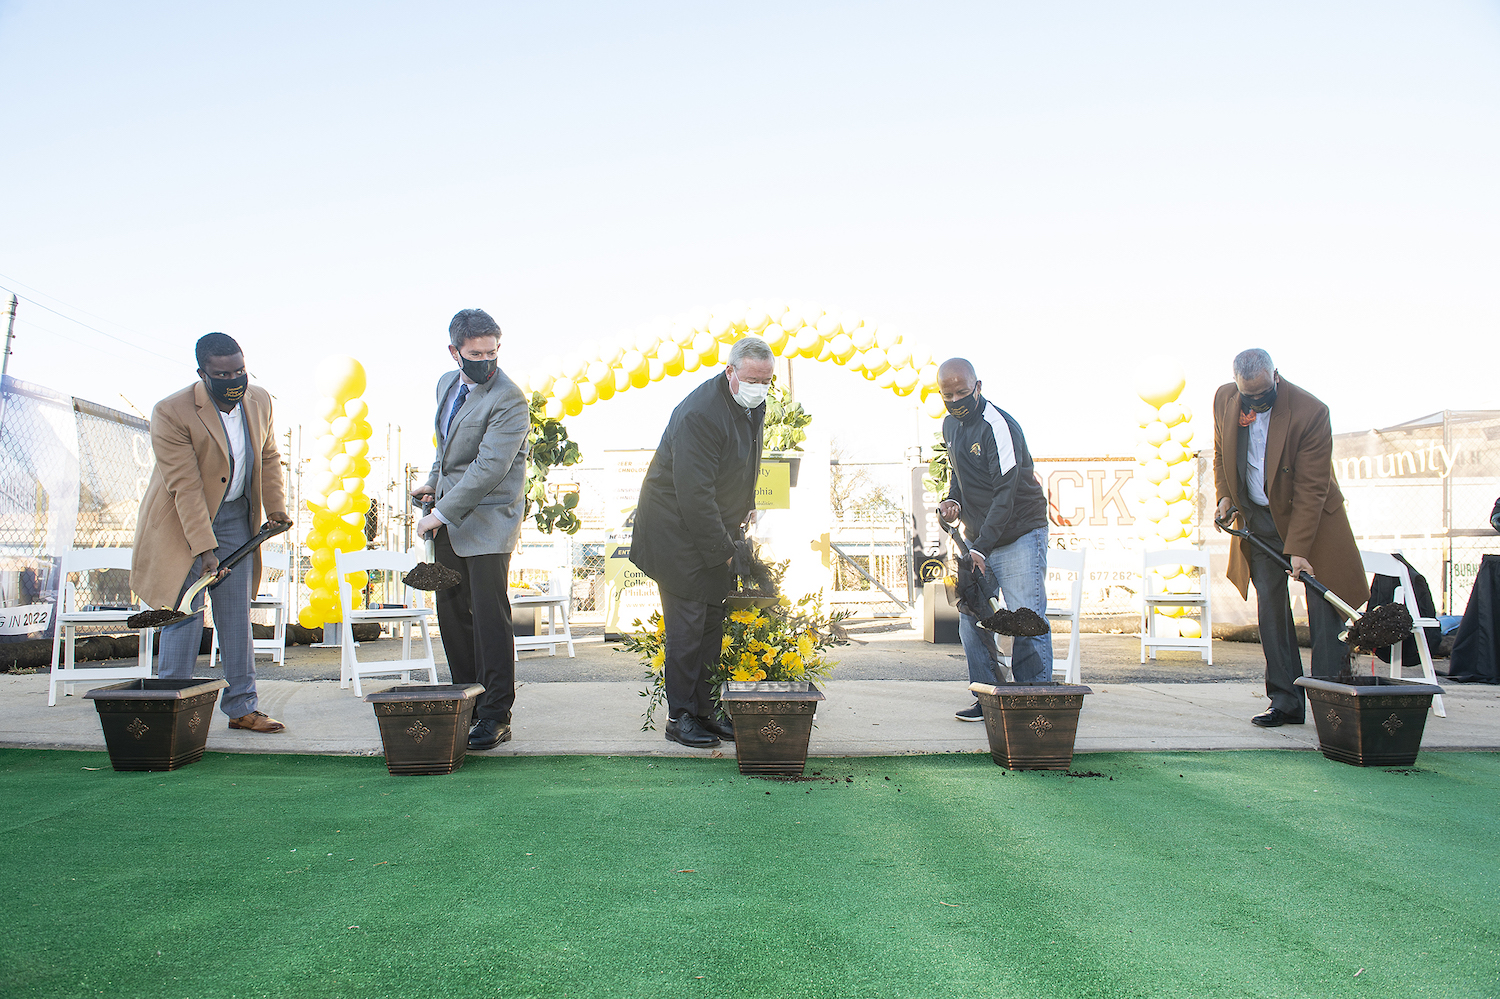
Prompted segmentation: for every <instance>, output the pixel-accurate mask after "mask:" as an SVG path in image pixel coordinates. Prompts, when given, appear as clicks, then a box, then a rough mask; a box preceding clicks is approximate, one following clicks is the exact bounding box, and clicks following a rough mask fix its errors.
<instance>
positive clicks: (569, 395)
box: [552, 378, 578, 407]
mask: <svg viewBox="0 0 1500 999" xmlns="http://www.w3.org/2000/svg"><path fill="white" fill-rule="evenodd" d="M552 394H553V395H555V396H557V398H559V399H561V400H562V404H563V406H564V407H566V406H567V405H568V403H570V402H572V401H573V400H574V399H576V398H578V383H577V382H575V381H572V380H570V379H567V378H564V379H561V380H559V381H556V382H554V383H553V384H552Z"/></svg>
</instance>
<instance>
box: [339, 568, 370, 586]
mask: <svg viewBox="0 0 1500 999" xmlns="http://www.w3.org/2000/svg"><path fill="white" fill-rule="evenodd" d="M344 578H345V579H347V580H348V581H349V588H350V589H354V590H362V589H364V588H365V587H366V586H368V585H369V583H370V574H369V573H368V572H365V571H364V570H363V569H360V570H359V571H358V572H351V573H349V574H348V575H346V576H345V577H344Z"/></svg>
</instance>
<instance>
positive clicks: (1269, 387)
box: [1214, 350, 1370, 728]
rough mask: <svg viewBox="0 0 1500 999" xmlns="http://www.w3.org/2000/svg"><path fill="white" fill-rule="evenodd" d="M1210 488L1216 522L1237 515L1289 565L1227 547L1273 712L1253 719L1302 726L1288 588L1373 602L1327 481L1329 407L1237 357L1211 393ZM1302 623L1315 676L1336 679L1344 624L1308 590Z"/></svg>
mask: <svg viewBox="0 0 1500 999" xmlns="http://www.w3.org/2000/svg"><path fill="white" fill-rule="evenodd" d="M1214 490H1215V493H1216V495H1217V497H1218V501H1219V503H1218V508H1217V510H1216V511H1215V515H1216V516H1217V517H1218V518H1219V519H1224V518H1227V517H1228V516H1229V515H1230V513H1231V512H1233V511H1234V510H1238V511H1239V513H1240V516H1241V517H1242V518H1243V521H1244V526H1245V528H1246V529H1247V530H1249V531H1250V532H1251V533H1252V534H1254V535H1256V536H1257V537H1259V538H1260V539H1261V540H1263V541H1265V542H1266V543H1267V544H1269V545H1270V546H1271V547H1272V548H1273V549H1275V550H1276V551H1279V552H1282V553H1283V554H1284V555H1285V556H1286V558H1287V561H1289V562H1290V563H1291V566H1292V569H1291V571H1290V572H1288V571H1287V570H1286V569H1284V568H1283V567H1282V566H1281V565H1279V564H1278V563H1277V562H1276V560H1275V559H1273V558H1271V557H1270V556H1269V555H1267V554H1266V553H1265V552H1264V551H1262V550H1261V549H1260V548H1259V547H1258V546H1256V545H1253V544H1251V543H1250V542H1249V541H1247V540H1245V539H1243V538H1235V539H1234V541H1233V542H1231V543H1230V546H1229V580H1230V582H1232V583H1234V585H1235V586H1236V587H1237V588H1238V589H1239V591H1240V595H1241V596H1244V597H1248V595H1249V594H1248V590H1247V584H1248V583H1250V582H1253V583H1254V584H1255V597H1256V610H1257V613H1258V615H1259V621H1260V644H1261V647H1262V649H1263V650H1264V651H1265V656H1266V695H1267V696H1268V697H1270V699H1271V707H1270V709H1269V710H1267V711H1266V712H1264V713H1263V714H1259V715H1256V716H1255V717H1254V718H1252V719H1250V720H1251V721H1252V722H1254V723H1255V724H1256V725H1259V726H1262V727H1264V728H1273V727H1275V726H1277V725H1301V724H1302V723H1303V721H1304V720H1305V704H1304V701H1303V697H1302V688H1301V687H1298V686H1297V685H1296V684H1295V683H1294V682H1293V681H1295V680H1296V678H1297V677H1299V676H1301V675H1302V653H1301V651H1300V650H1299V649H1298V647H1297V632H1296V629H1295V628H1294V627H1293V625H1292V607H1291V598H1290V593H1289V584H1290V581H1291V579H1292V578H1297V577H1300V576H1302V575H1304V574H1306V575H1308V576H1316V577H1317V579H1318V581H1319V582H1321V583H1322V584H1323V585H1324V586H1326V587H1328V588H1329V589H1330V590H1332V591H1333V592H1334V593H1337V594H1338V595H1339V596H1340V597H1342V598H1343V599H1344V600H1345V601H1347V602H1348V603H1349V605H1350V606H1351V607H1358V606H1359V605H1360V604H1362V603H1364V602H1365V601H1366V600H1368V599H1369V597H1370V586H1369V582H1368V580H1367V579H1366V578H1365V570H1364V566H1363V564H1362V563H1361V562H1360V558H1359V548H1358V547H1357V546H1356V545H1355V543H1354V532H1353V531H1351V530H1350V528H1349V518H1348V516H1347V515H1346V514H1345V512H1344V494H1343V493H1342V492H1340V491H1339V484H1338V482H1337V481H1335V480H1334V477H1333V426H1332V424H1331V423H1330V422H1329V419H1328V407H1327V406H1325V405H1323V403H1321V402H1319V401H1318V400H1317V399H1315V398H1314V397H1313V396H1311V395H1309V394H1308V393H1307V392H1305V391H1303V390H1302V389H1300V388H1298V387H1297V386H1295V385H1293V384H1292V383H1291V382H1288V381H1285V380H1283V379H1282V378H1281V376H1280V375H1279V374H1278V373H1277V371H1276V367H1275V365H1273V364H1272V363H1271V355H1269V354H1267V353H1266V352H1265V351H1264V350H1247V351H1244V352H1243V353H1241V354H1239V355H1238V356H1237V357H1235V359H1234V381H1233V382H1230V383H1229V384H1228V385H1221V386H1220V387H1219V390H1218V392H1216V393H1215V394H1214ZM1304 589H1305V590H1306V587H1304ZM1307 616H1308V622H1309V626H1310V628H1311V630H1312V674H1313V676H1338V675H1339V674H1340V673H1343V672H1344V671H1345V670H1346V669H1347V667H1348V662H1349V650H1348V648H1347V647H1346V646H1345V645H1344V643H1343V642H1341V641H1339V632H1340V631H1342V630H1343V619H1342V618H1341V617H1340V616H1339V613H1338V611H1336V610H1335V609H1334V608H1333V607H1332V605H1330V604H1329V603H1328V601H1327V600H1325V599H1323V597H1321V596H1319V595H1317V594H1315V593H1313V592H1312V591H1311V590H1307Z"/></svg>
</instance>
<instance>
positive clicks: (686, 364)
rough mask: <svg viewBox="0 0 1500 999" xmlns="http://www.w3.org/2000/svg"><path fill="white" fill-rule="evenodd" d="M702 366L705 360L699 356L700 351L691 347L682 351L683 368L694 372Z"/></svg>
mask: <svg viewBox="0 0 1500 999" xmlns="http://www.w3.org/2000/svg"><path fill="white" fill-rule="evenodd" d="M701 367H703V361H702V360H701V359H700V358H699V357H698V352H697V351H696V350H694V349H692V348H691V347H687V348H684V349H683V351H682V370H683V371H688V372H692V371H697V370H698V369H699V368H701Z"/></svg>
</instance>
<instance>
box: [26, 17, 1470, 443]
mask: <svg viewBox="0 0 1500 999" xmlns="http://www.w3.org/2000/svg"><path fill="white" fill-rule="evenodd" d="M0 122H3V126H4V127H3V131H0V274H3V275H5V277H3V278H0V285H3V286H5V287H7V288H14V289H16V290H18V291H20V292H21V293H22V294H23V296H30V298H31V299H32V300H33V301H23V302H22V303H21V311H20V316H21V321H20V322H18V323H17V327H16V333H17V339H16V343H15V353H14V356H13V357H12V358H11V363H10V372H11V374H13V375H15V376H17V377H20V378H23V379H26V380H29V381H33V382H39V383H41V384H44V385H48V386H50V387H52V388H55V389H58V390H61V391H66V392H72V393H74V394H77V395H79V396H82V397H85V398H88V399H92V400H94V401H96V402H100V403H103V404H106V405H115V406H118V407H120V408H125V403H124V402H122V401H121V399H120V396H121V395H122V394H123V395H124V396H125V397H126V398H128V399H129V400H130V402H131V403H133V404H134V405H136V406H138V407H139V408H140V409H142V410H144V411H148V412H149V410H150V407H151V405H152V404H153V403H154V402H155V400H156V399H158V398H160V397H162V396H164V395H166V394H167V393H169V392H171V391H173V390H174V389H176V388H179V387H181V386H182V385H185V384H187V383H188V382H189V381H191V380H192V379H193V377H194V373H193V370H192V369H193V367H194V364H193V362H192V360H191V348H192V344H193V342H194V340H196V338H197V337H198V336H200V335H201V334H203V333H205V332H208V331H211V330H223V331H225V332H228V333H230V334H232V335H234V336H235V337H237V338H238V339H240V341H241V342H242V343H243V344H244V346H245V348H246V352H247V356H248V359H249V362H250V367H251V369H252V372H253V374H254V376H255V377H256V378H257V379H258V380H260V381H261V382H262V383H264V384H265V385H266V386H267V387H268V388H270V389H271V390H272V391H273V392H274V393H275V395H276V397H277V399H278V419H279V421H280V422H281V423H282V424H286V423H289V422H293V423H294V422H296V421H297V420H299V419H303V420H305V419H309V415H308V414H309V411H310V406H309V401H310V399H311V397H312V396H313V395H314V390H313V386H312V378H311V370H312V368H313V367H314V366H315V364H316V362H317V360H318V359H319V358H320V357H322V356H324V355H325V354H329V353H350V354H353V355H355V356H357V357H359V358H360V359H361V360H362V361H363V362H364V363H365V365H366V366H367V368H368V369H369V372H370V392H369V396H368V398H369V401H370V404H371V410H372V412H371V419H372V422H374V423H375V424H376V425H377V428H381V430H382V433H381V436H383V428H382V427H381V425H383V424H384V423H387V422H392V423H402V424H404V425H405V426H406V427H407V428H408V429H409V430H410V429H416V430H417V435H418V437H420V438H425V437H426V436H427V434H428V433H430V428H431V420H432V389H433V384H434V382H435V380H436V378H437V376H438V375H439V374H440V373H441V372H442V370H443V369H445V368H446V367H448V366H449V363H450V362H449V361H448V358H447V355H446V352H445V350H444V344H445V342H446V340H445V338H446V326H447V322H448V319H449V317H450V316H451V315H452V314H453V313H454V312H455V311H457V310H458V309H460V308H465V307H473V306H477V307H482V308H485V309H487V310H488V311H490V312H491V313H492V314H493V315H494V316H495V317H496V319H497V320H498V321H499V322H500V324H501V325H502V327H503V328H504V330H505V339H504V344H503V347H502V360H501V363H502V366H504V367H506V368H507V370H511V371H514V372H517V373H520V372H524V371H527V370H529V369H530V368H531V367H533V366H534V365H536V364H537V363H538V362H539V361H540V360H541V358H542V357H543V356H544V355H547V354H552V353H565V352H566V351H567V350H568V349H569V347H570V346H574V345H576V344H578V343H579V342H581V341H582V340H584V339H587V338H595V339H609V338H611V337H614V336H616V335H618V334H620V333H622V332H623V331H625V330H628V329H630V328H631V327H634V326H636V325H638V324H641V323H643V322H646V321H647V320H649V319H651V318H652V317H653V316H657V315H662V314H667V315H673V314H677V313H681V312H684V311H690V310H695V309H701V308H705V307H711V306H713V305H715V304H718V303H722V302H727V301H729V300H732V299H747V300H753V299H760V298H764V299H771V300H775V299H793V300H802V301H807V302H816V303H819V304H822V305H823V306H824V307H827V308H830V309H831V310H836V311H838V312H841V313H843V312H849V313H853V314H856V315H860V316H863V317H867V318H869V319H871V320H874V321H876V322H879V323H880V324H882V325H895V326H899V327H900V328H901V329H902V330H903V331H904V332H905V333H906V334H907V335H908V337H922V338H924V339H926V340H927V341H928V342H929V343H930V344H932V345H933V349H934V353H936V354H938V355H939V356H945V355H949V354H963V355H967V356H969V357H971V358H972V359H973V360H974V362H975V364H976V366H977V367H978V368H979V371H980V375H981V377H982V378H983V379H984V382H985V388H986V394H987V395H989V396H991V397H992V398H994V399H996V400H997V401H998V402H1000V404H1001V405H1002V406H1004V407H1006V408H1007V409H1009V410H1010V411H1011V412H1012V413H1014V414H1015V415H1016V416H1017V417H1018V419H1020V421H1021V422H1022V425H1023V426H1024V427H1025V428H1026V431H1027V435H1028V438H1029V439H1030V442H1031V446H1032V449H1033V451H1034V452H1035V453H1037V454H1038V455H1063V454H1099V453H1104V452H1106V451H1111V452H1116V453H1118V452H1119V451H1121V450H1123V451H1125V452H1126V453H1129V452H1130V451H1131V450H1132V449H1133V448H1132V441H1133V433H1134V424H1133V422H1132V421H1131V419H1130V417H1131V415H1133V412H1134V408H1133V406H1134V404H1133V401H1132V400H1133V396H1132V394H1131V389H1132V385H1133V381H1134V379H1133V376H1132V371H1133V370H1134V368H1135V365H1136V364H1137V363H1138V361H1139V360H1140V359H1141V358H1142V357H1145V356H1150V355H1161V354H1166V355H1169V356H1172V357H1175V358H1176V359H1177V360H1178V361H1179V362H1180V363H1181V364H1182V365H1183V367H1184V368H1185V369H1186V372H1187V374H1188V378H1189V385H1188V393H1187V396H1186V397H1185V398H1186V399H1187V400H1188V401H1189V402H1190V403H1191V404H1192V405H1193V406H1194V408H1195V409H1196V410H1197V411H1198V412H1199V414H1200V415H1201V416H1203V417H1204V418H1205V420H1206V418H1207V417H1208V413H1207V402H1208V400H1209V398H1210V397H1211V394H1212V391H1213V388H1214V387H1215V386H1216V385H1217V384H1219V383H1220V382H1222V381H1225V380H1227V378H1228V374H1229V362H1230V359H1231V357H1232V356H1233V354H1234V353H1236V352H1237V351H1238V350H1240V349H1243V348H1244V347H1247V346H1263V347H1265V348H1267V349H1268V350H1270V351H1271V353H1272V355H1273V356H1274V357H1275V359H1276V361H1277V363H1278V365H1279V367H1280V370H1281V372H1282V374H1283V375H1284V376H1285V377H1287V378H1288V379H1290V380H1292V381H1294V382H1297V383H1299V384H1301V385H1303V386H1304V387H1306V388H1308V389H1310V390H1311V391H1312V392H1314V393H1315V394H1316V395H1318V396H1320V397H1321V398H1323V399H1324V400H1325V401H1326V402H1327V403H1329V405H1330V406H1331V407H1332V411H1333V419H1334V426H1335V430H1338V431H1347V430H1361V429H1366V428H1369V427H1376V426H1385V425H1389V424H1391V423H1396V422H1400V421H1403V420H1406V419H1410V418H1413V417H1416V416H1420V415H1423V414H1426V413H1429V412H1432V411H1434V410H1439V409H1443V408H1452V409H1472V408H1500V395H1497V392H1496V391H1495V388H1494V384H1495V374H1494V372H1495V370H1496V364H1495V354H1496V348H1495V344H1496V341H1497V333H1500V239H1497V233H1500V183H1497V180H1496V178H1500V6H1497V4H1495V3H1481V2H1472V0H1471V2H1459V0H1409V2H1397V3H1392V2H1385V3H1383V2H1378V0H1350V2H1319V0H1295V2H1287V3H1275V2H1260V0H1258V2H1254V3H1251V2H1242V3H1211V4H1205V3H1200V2H1183V3H1170V2H1145V0H1109V2H1092V3H1091V2H1070V3H1063V2H1056V3H1035V2H985V3H974V4H945V3H931V2H924V3H907V4H888V3H872V2H865V3H807V2H796V3H777V2H763V3H757V4H737V5H730V4H703V3H678V4H664V3H614V4H577V3H469V4H465V3H444V4H414V3H407V4H380V3H369V2H362V3H315V2H313V3H309V2H297V3H269V2H256V3H239V4H230V3H222V4H202V3H186V2H185V3H175V4H174V3H148V2H133V3H127V4H122V3H110V2H92V3H90V2H79V3H41V2H9V3H0ZM18 283H20V284H24V285H25V286H27V287H21V286H20V284H18ZM28 288H30V289H36V290H37V291H35V292H33V291H30V290H28ZM43 293H44V294H45V295H46V296H53V297H51V298H48V297H43ZM34 303H36V304H34ZM43 305H45V306H50V307H52V308H55V309H57V310H58V311H59V312H63V313H66V314H67V316H69V317H72V318H71V319H68V318H63V317H62V316H59V315H55V314H53V313H51V312H47V311H44V309H43V308H42V307H41V306H43ZM72 320H81V321H82V323H86V324H88V325H89V326H93V327H96V328H97V330H99V331H102V333H101V332H95V331H93V330H90V329H87V328H85V327H84V326H83V325H80V324H79V322H75V321H72ZM103 333H107V334H112V336H106V335H102V334H103ZM835 375H836V376H837V377H834V376H835ZM696 378H697V376H689V377H687V378H679V379H676V380H669V381H667V382H664V383H662V384H660V385H656V386H653V387H652V388H651V389H649V390H647V391H645V392H640V393H634V392H632V393H629V394H628V395H627V396H625V397H623V398H622V399H620V400H618V401H614V402H610V403H604V404H601V405H600V406H598V407H595V408H594V409H591V410H588V411H586V412H585V414H584V416H583V417H582V418H579V419H578V420H576V421H573V423H574V432H575V436H579V437H580V438H582V439H583V441H584V443H585V445H586V446H588V447H589V448H592V449H593V450H594V452H595V454H596V455H597V450H598V449H599V448H604V447H652V446H654V445H655V443H656V439H657V437H658V436H659V434H660V430H661V427H662V424H663V423H664V421H665V416H666V412H667V411H668V410H669V409H670V406H671V405H672V404H674V403H675V402H676V401H677V400H678V399H679V398H680V397H681V396H682V395H683V394H684V393H685V392H686V391H687V389H688V388H690V387H691V385H692V384H694V383H695V382H696ZM806 384H807V386H808V396H806V397H804V402H805V404H806V405H807V406H808V408H809V409H810V410H811V411H812V412H813V414H814V416H815V418H818V419H823V420H826V421H828V427H829V429H830V430H831V431H832V432H833V433H834V434H835V435H836V436H838V437H839V438H840V439H841V440H842V441H844V442H845V444H846V447H848V448H851V449H852V450H853V451H854V452H855V453H856V454H858V455H859V456H863V457H869V458H885V459H891V460H894V459H897V458H899V457H900V453H901V446H904V444H905V443H908V442H910V439H911V438H914V437H915V431H914V430H912V429H911V427H912V425H913V421H912V420H910V419H909V418H908V417H907V415H906V410H905V409H904V408H903V407H904V406H906V405H909V404H908V403H901V402H898V400H896V399H895V397H894V396H892V395H891V394H890V393H883V392H879V391H877V390H875V389H874V388H873V387H868V386H865V385H864V384H863V383H862V382H859V381H858V380H857V379H855V378H854V377H853V376H849V375H845V374H844V373H842V372H832V373H829V374H828V375H827V377H820V378H813V377H809V378H808V379H807V381H806ZM893 428H894V429H893ZM898 445H901V446H898Z"/></svg>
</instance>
